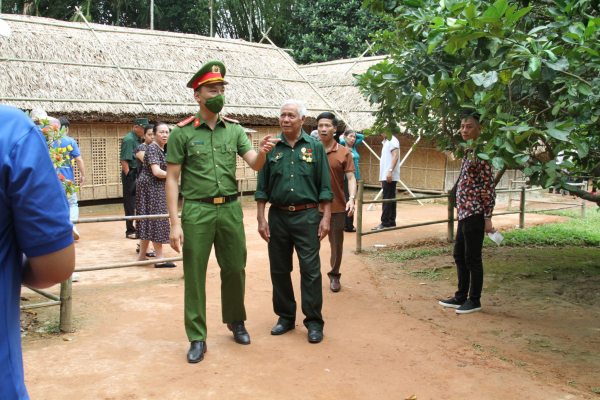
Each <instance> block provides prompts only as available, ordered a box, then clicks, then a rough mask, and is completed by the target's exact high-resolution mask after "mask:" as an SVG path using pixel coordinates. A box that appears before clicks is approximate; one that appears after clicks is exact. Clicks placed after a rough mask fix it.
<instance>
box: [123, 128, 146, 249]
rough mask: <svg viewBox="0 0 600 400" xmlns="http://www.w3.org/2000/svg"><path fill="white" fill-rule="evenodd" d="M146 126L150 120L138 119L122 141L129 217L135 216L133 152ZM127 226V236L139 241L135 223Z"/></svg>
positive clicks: (135, 172)
mask: <svg viewBox="0 0 600 400" xmlns="http://www.w3.org/2000/svg"><path fill="white" fill-rule="evenodd" d="M146 125H148V118H136V119H135V120H134V121H133V129H132V130H131V132H129V133H128V134H127V135H125V137H124V138H123V140H122V141H121V169H122V170H121V182H122V184H123V206H124V208H125V216H127V217H129V216H133V215H135V196H134V195H132V194H131V192H130V191H129V189H130V187H131V185H132V184H134V183H133V182H135V178H136V176H137V171H136V163H135V160H134V159H133V150H134V149H135V148H136V147H138V146H139V145H140V143H141V140H142V138H143V137H144V127H145V126H146ZM126 226H127V231H126V232H125V236H126V237H127V238H129V239H137V236H136V234H135V227H134V225H133V221H126Z"/></svg>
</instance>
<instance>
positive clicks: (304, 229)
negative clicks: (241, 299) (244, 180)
mask: <svg viewBox="0 0 600 400" xmlns="http://www.w3.org/2000/svg"><path fill="white" fill-rule="evenodd" d="M279 138H281V141H280V142H278V143H277V144H276V146H275V148H274V149H273V150H272V151H271V152H270V153H269V154H267V159H266V161H265V165H264V167H263V168H262V170H261V171H260V172H259V174H258V184H257V188H256V193H255V195H254V197H255V199H257V200H258V199H264V200H268V201H269V202H270V203H271V204H272V206H271V207H270V209H269V231H270V233H271V236H270V241H269V245H268V247H269V261H270V265H271V281H272V283H273V309H274V311H275V314H277V315H278V316H279V322H278V323H279V324H282V325H286V326H288V325H291V324H293V323H295V321H296V300H295V298H294V289H293V287H292V279H291V272H292V268H293V266H292V256H293V254H294V248H295V249H296V252H297V253H298V259H299V261H300V276H301V281H300V282H301V283H300V285H301V297H302V312H303V313H304V316H305V319H304V325H305V326H306V327H307V328H308V330H317V331H322V330H323V325H324V322H323V317H322V315H321V308H322V305H323V290H322V287H321V279H322V277H321V261H320V258H319V250H320V248H321V242H320V241H319V235H318V231H319V223H320V222H321V216H320V214H319V209H318V208H317V207H314V208H305V209H302V210H295V207H298V206H304V205H308V204H314V203H319V202H322V201H323V200H329V201H331V200H333V192H332V191H331V181H330V177H329V163H328V161H327V154H326V153H325V148H324V147H323V145H322V144H321V142H319V141H318V140H316V139H314V138H312V137H310V136H309V135H307V134H306V132H304V131H302V134H301V136H300V138H299V139H298V141H297V142H296V143H295V145H294V147H291V146H290V144H289V143H288V142H287V140H286V139H285V135H284V134H283V133H282V134H281V135H279ZM278 207H288V209H287V210H282V209H280V208H278Z"/></svg>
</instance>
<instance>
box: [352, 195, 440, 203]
mask: <svg viewBox="0 0 600 400" xmlns="http://www.w3.org/2000/svg"><path fill="white" fill-rule="evenodd" d="M446 197H448V195H447V194H435V195H431V196H419V197H404V198H401V199H384V200H365V201H364V202H363V203H364V204H373V203H394V202H404V201H416V200H428V199H443V198H446Z"/></svg>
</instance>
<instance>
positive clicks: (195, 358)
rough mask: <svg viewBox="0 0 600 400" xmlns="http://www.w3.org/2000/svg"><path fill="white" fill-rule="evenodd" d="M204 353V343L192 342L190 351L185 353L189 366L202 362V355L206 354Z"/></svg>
mask: <svg viewBox="0 0 600 400" xmlns="http://www.w3.org/2000/svg"><path fill="white" fill-rule="evenodd" d="M206 351H207V347H206V342H200V341H198V340H194V341H193V342H191V343H190V351H188V353H187V360H188V362H189V363H190V364H196V363H199V362H200V361H202V360H204V353H206Z"/></svg>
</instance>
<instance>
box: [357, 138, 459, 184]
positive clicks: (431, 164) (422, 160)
mask: <svg viewBox="0 0 600 400" xmlns="http://www.w3.org/2000/svg"><path fill="white" fill-rule="evenodd" d="M396 137H397V138H398V140H399V142H400V160H402V159H403V158H404V156H405V155H406V153H407V152H408V151H409V150H410V148H411V146H412V145H413V144H414V141H415V139H413V138H410V137H405V136H400V137H399V136H396ZM381 141H382V139H381V136H379V135H378V136H371V137H368V138H366V139H365V143H367V144H368V145H369V146H370V147H371V148H372V149H373V151H374V152H375V153H377V155H379V156H380V155H381ZM357 150H358V154H360V161H359V168H360V177H361V178H362V179H364V180H365V183H367V184H372V185H379V160H378V159H377V158H376V157H375V156H374V155H373V154H372V153H371V152H370V151H369V149H367V147H366V146H362V145H361V146H359V147H358V149H357ZM459 168H460V166H459ZM400 179H401V180H402V182H404V184H405V185H406V186H408V187H409V188H410V189H420V190H431V191H443V190H444V187H445V179H446V155H445V154H443V153H442V152H440V151H438V150H436V149H435V148H434V147H432V146H428V145H426V144H425V143H423V142H419V143H418V145H417V148H416V149H414V150H413V151H412V152H411V153H410V154H409V156H408V158H407V159H406V161H404V164H402V166H401V167H400Z"/></svg>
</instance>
